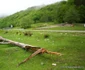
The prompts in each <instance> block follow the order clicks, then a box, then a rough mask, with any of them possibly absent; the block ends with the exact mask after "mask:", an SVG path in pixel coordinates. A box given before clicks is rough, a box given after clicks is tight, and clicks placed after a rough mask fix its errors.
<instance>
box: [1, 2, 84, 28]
mask: <svg viewBox="0 0 85 70" xmlns="http://www.w3.org/2000/svg"><path fill="white" fill-rule="evenodd" d="M80 1H81V2H80ZM80 1H78V0H67V1H65V0H62V1H60V2H56V3H54V4H50V5H46V6H34V7H30V8H28V9H26V10H22V11H20V12H17V13H15V14H13V15H10V16H7V17H4V18H0V28H7V27H10V25H13V26H14V27H22V28H29V27H31V25H32V24H37V23H48V22H54V23H63V22H66V21H69V22H78V23H79V22H80V23H85V20H84V19H85V4H84V3H85V2H84V1H85V0H80ZM79 3H80V4H79ZM77 4H78V6H77ZM72 7H74V8H72ZM68 11H69V12H68ZM73 15H75V16H73ZM72 17H73V18H72ZM79 19H80V20H79Z"/></svg>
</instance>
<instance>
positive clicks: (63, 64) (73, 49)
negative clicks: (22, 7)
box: [0, 30, 85, 70]
mask: <svg viewBox="0 0 85 70" xmlns="http://www.w3.org/2000/svg"><path fill="white" fill-rule="evenodd" d="M24 33H25V32H22V31H17V30H16V31H2V30H0V36H3V37H5V38H8V39H11V40H14V41H18V42H23V43H27V44H31V45H34V46H40V47H43V48H46V49H48V50H50V51H56V52H60V53H62V54H63V56H55V55H50V54H42V55H41V54H39V55H37V56H35V57H33V58H32V59H30V60H29V61H28V62H26V63H25V64H23V65H21V66H19V67H17V64H18V63H19V62H21V61H22V60H23V59H25V58H27V57H28V56H29V55H30V54H32V53H31V52H27V51H25V50H23V49H21V48H19V47H17V46H13V45H0V69H1V70H68V69H71V70H84V69H85V68H84V66H85V33H56V32H31V33H32V35H31V36H29V34H28V35H25V34H24ZM46 35H47V36H48V37H45V36H46ZM52 63H56V64H57V65H56V66H52Z"/></svg>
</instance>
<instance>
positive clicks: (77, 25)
mask: <svg viewBox="0 0 85 70" xmlns="http://www.w3.org/2000/svg"><path fill="white" fill-rule="evenodd" d="M49 26H50V25H48V28H39V29H44V30H85V27H84V25H83V24H77V23H76V24H74V26H57V25H54V26H57V27H53V28H49Z"/></svg>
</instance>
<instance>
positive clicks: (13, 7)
mask: <svg viewBox="0 0 85 70" xmlns="http://www.w3.org/2000/svg"><path fill="white" fill-rule="evenodd" d="M58 1H61V0H0V15H8V14H13V13H15V12H17V11H20V10H24V9H27V8H28V7H32V6H38V5H43V4H45V5H46V4H51V3H54V2H58Z"/></svg>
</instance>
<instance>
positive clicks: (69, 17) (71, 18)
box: [63, 6, 80, 23]
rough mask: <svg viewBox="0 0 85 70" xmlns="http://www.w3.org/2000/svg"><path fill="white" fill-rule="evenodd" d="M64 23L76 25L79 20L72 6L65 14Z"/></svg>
mask: <svg viewBox="0 0 85 70" xmlns="http://www.w3.org/2000/svg"><path fill="white" fill-rule="evenodd" d="M63 19H64V21H65V22H68V23H74V22H75V23H76V22H78V21H79V20H80V18H79V14H78V11H77V10H76V9H75V8H74V6H72V7H70V8H69V9H68V11H67V12H66V13H65V16H64V18H63Z"/></svg>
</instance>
